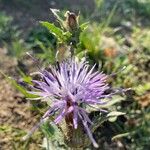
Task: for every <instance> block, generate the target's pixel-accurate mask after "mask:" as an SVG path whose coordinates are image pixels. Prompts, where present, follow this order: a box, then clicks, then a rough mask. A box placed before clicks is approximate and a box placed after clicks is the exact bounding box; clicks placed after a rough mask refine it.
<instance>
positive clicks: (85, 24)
mask: <svg viewBox="0 0 150 150" xmlns="http://www.w3.org/2000/svg"><path fill="white" fill-rule="evenodd" d="M88 25H89V22H85V23H83V24H81V25H80V29H81V31H84V30H85V29H87V27H88Z"/></svg>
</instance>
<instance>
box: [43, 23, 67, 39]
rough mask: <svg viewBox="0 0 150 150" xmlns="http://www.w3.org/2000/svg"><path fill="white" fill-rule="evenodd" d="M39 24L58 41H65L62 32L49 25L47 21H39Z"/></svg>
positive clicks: (51, 24)
mask: <svg viewBox="0 0 150 150" xmlns="http://www.w3.org/2000/svg"><path fill="white" fill-rule="evenodd" d="M40 23H41V24H42V25H43V26H44V27H46V28H47V29H48V30H49V31H50V32H51V33H52V34H53V35H54V36H55V37H56V38H57V39H58V40H60V41H63V40H65V36H64V33H63V30H61V29H60V28H58V27H56V26H55V25H54V24H53V23H49V22H47V21H40Z"/></svg>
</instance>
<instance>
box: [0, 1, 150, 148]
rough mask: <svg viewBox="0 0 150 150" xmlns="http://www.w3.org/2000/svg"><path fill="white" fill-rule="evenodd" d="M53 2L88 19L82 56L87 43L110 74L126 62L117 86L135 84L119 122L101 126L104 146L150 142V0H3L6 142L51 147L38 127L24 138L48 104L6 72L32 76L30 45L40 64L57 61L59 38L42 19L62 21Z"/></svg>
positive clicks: (0, 45) (1, 99) (1, 114)
mask: <svg viewBox="0 0 150 150" xmlns="http://www.w3.org/2000/svg"><path fill="white" fill-rule="evenodd" d="M50 8H56V9H60V10H61V11H62V13H65V12H66V11H67V10H69V11H71V12H74V13H76V14H80V18H79V23H84V22H88V28H87V29H86V30H84V31H83V32H82V33H81V35H80V49H79V50H78V53H77V56H78V57H82V56H83V55H84V54H83V51H84V50H86V53H87V57H88V59H89V61H90V63H91V64H94V63H96V64H97V68H98V69H102V70H103V71H104V72H105V73H107V74H111V73H113V72H118V71H119V70H121V69H122V68H123V67H124V66H126V69H124V70H122V71H120V72H119V73H117V74H116V76H115V77H113V78H111V79H110V81H109V83H110V85H112V86H115V87H121V88H131V89H132V90H130V91H128V92H127V93H126V94H125V96H122V97H121V98H120V97H119V98H118V97H116V98H115V101H116V102H115V103H117V104H116V105H115V108H113V109H117V110H121V111H123V112H126V115H125V116H120V117H119V118H118V119H117V120H116V122H115V123H114V122H113V123H109V122H105V123H104V124H103V125H102V127H101V128H99V129H98V130H97V131H96V132H95V138H96V140H97V141H98V143H99V144H100V145H101V149H102V150H116V149H118V150H120V149H121V150H126V149H129V150H131V149H133V150H149V149H150V75H149V74H150V0H122V1H116V0H74V1H71V0H61V1H60V0H26V1H24V0H0V71H1V72H2V73H1V74H0V82H1V83H0V106H1V108H0V149H1V150H13V149H14V150H41V149H45V148H43V147H44V146H43V137H44V136H43V134H42V132H41V131H40V130H39V131H37V132H36V133H35V134H34V135H33V136H32V138H30V139H29V140H27V141H25V142H24V141H22V140H21V139H22V137H23V136H24V135H25V134H26V132H27V131H29V130H30V129H31V128H32V127H33V126H34V125H35V124H36V122H37V121H38V120H39V118H40V116H41V115H42V114H43V111H42V110H43V109H44V106H43V105H41V104H40V103H35V102H30V101H28V100H26V99H25V96H24V95H23V94H21V92H19V91H18V90H16V88H14V86H15V87H17V89H19V90H21V91H22V93H23V92H24V91H23V90H24V89H20V86H18V85H17V84H16V82H12V81H10V80H9V79H8V78H7V77H6V76H5V77H4V75H3V74H5V75H7V76H11V77H13V78H14V79H15V80H16V81H17V82H20V79H21V78H23V79H24V80H25V81H30V77H29V76H28V75H29V74H30V73H31V72H33V71H35V70H37V68H36V64H35V62H33V60H32V59H31V58H29V57H28V56H27V55H26V52H30V53H32V54H33V55H35V56H36V58H38V59H39V60H40V62H41V65H46V64H47V63H53V62H54V59H55V56H54V53H55V52H56V43H57V39H56V38H55V37H54V36H53V35H52V34H50V33H49V32H48V31H47V29H46V28H44V27H42V26H41V25H40V24H39V21H49V22H55V21H56V20H55V18H54V16H53V14H52V12H51V11H50ZM55 23H56V22H55ZM56 24H57V23H56ZM39 109H40V110H39ZM116 135H118V136H117V137H116ZM114 136H115V137H114ZM112 137H114V140H112ZM58 149H62V148H58ZM89 149H94V148H93V147H92V146H91V147H89Z"/></svg>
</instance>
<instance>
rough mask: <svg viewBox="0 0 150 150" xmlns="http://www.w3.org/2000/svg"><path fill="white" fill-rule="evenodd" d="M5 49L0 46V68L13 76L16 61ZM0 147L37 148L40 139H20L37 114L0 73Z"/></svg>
mask: <svg viewBox="0 0 150 150" xmlns="http://www.w3.org/2000/svg"><path fill="white" fill-rule="evenodd" d="M5 51H6V50H5V49H2V48H0V70H1V72H3V73H5V74H6V75H11V76H14V75H15V73H16V67H17V62H16V59H15V58H12V57H9V56H7V55H6V53H5ZM0 81H1V84H0V106H1V109H0V149H1V150H12V149H18V148H19V149H20V150H21V149H23V147H25V145H26V148H27V147H28V149H30V150H38V149H39V148H40V146H39V144H41V141H40V140H38V139H36V140H35V139H34V138H33V140H32V142H30V143H29V142H28V141H22V142H21V140H22V139H21V138H22V137H23V136H24V135H25V134H26V132H27V131H30V129H31V128H32V127H33V126H34V125H35V124H36V123H37V121H38V119H37V115H36V113H35V112H34V111H32V110H31V105H30V102H29V101H27V100H25V98H24V97H23V95H21V94H20V93H19V92H18V91H16V90H15V88H14V87H13V86H12V85H11V84H10V82H9V81H7V80H6V78H5V77H4V76H3V75H2V74H0Z"/></svg>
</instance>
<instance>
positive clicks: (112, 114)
mask: <svg viewBox="0 0 150 150" xmlns="http://www.w3.org/2000/svg"><path fill="white" fill-rule="evenodd" d="M120 115H125V113H123V112H119V111H112V112H110V113H109V114H107V118H108V120H109V121H110V122H114V121H116V120H117V117H118V116H120Z"/></svg>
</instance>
